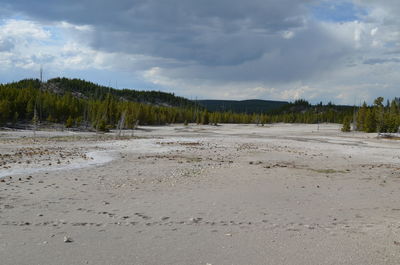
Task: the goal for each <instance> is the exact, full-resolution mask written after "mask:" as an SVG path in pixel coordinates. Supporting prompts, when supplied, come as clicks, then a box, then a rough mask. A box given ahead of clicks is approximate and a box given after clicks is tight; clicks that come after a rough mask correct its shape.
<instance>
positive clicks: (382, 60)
mask: <svg viewBox="0 0 400 265" xmlns="http://www.w3.org/2000/svg"><path fill="white" fill-rule="evenodd" d="M363 63H364V64H369V65H374V64H383V63H400V59H399V58H387V59H385V58H370V59H367V60H365V61H364V62H363Z"/></svg>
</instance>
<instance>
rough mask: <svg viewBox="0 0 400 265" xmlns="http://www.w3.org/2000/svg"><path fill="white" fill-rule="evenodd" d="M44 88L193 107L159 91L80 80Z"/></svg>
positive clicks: (56, 82)
mask: <svg viewBox="0 0 400 265" xmlns="http://www.w3.org/2000/svg"><path fill="white" fill-rule="evenodd" d="M44 87H45V88H47V89H49V90H51V91H52V92H55V93H61V94H63V93H65V92H71V93H72V94H73V95H74V96H78V97H83V98H95V99H104V98H105V97H106V96H107V94H108V93H110V94H111V95H113V96H115V97H117V98H119V99H121V100H125V101H134V102H140V103H148V104H153V105H161V106H170V107H185V108H186V107H195V103H194V102H193V101H191V100H189V99H186V98H183V97H178V96H175V94H172V93H165V92H161V91H139V90H133V89H114V88H111V87H106V86H101V85H98V84H95V83H92V82H88V81H85V80H81V79H68V78H53V79H50V80H48V81H47V82H46V83H45V84H44Z"/></svg>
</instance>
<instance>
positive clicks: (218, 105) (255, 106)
mask: <svg viewBox="0 0 400 265" xmlns="http://www.w3.org/2000/svg"><path fill="white" fill-rule="evenodd" d="M197 103H199V104H200V105H201V106H203V107H205V108H206V109H207V110H209V111H232V112H235V113H268V112H271V111H273V110H277V109H281V108H282V107H284V106H286V105H288V104H289V102H286V101H273V100H260V99H250V100H240V101H236V100H198V101H197Z"/></svg>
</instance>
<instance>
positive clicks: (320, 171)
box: [310, 168, 348, 174]
mask: <svg viewBox="0 0 400 265" xmlns="http://www.w3.org/2000/svg"><path fill="white" fill-rule="evenodd" d="M310 170H311V171H314V172H317V173H321V174H335V173H348V171H343V170H335V169H331V168H327V169H313V168H311V169H310Z"/></svg>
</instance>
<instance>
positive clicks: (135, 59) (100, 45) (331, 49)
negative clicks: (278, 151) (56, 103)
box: [0, 0, 400, 103]
mask: <svg viewBox="0 0 400 265" xmlns="http://www.w3.org/2000/svg"><path fill="white" fill-rule="evenodd" d="M321 1H325V2H329V1H327V0H281V1H276V0H249V1H243V0H217V1H216V0H203V1H199V0H163V1H160V0H133V1H132V0H118V1H117V0H116V1H109V0H79V1H78V0H59V1H52V0H41V1H35V4H34V5H32V1H31V0H2V6H1V7H0V16H2V17H5V18H7V17H8V18H9V17H13V16H18V17H23V18H24V19H28V20H31V21H33V22H35V23H36V22H38V23H37V25H36V26H37V27H43V28H44V26H49V28H51V29H50V31H51V32H53V33H54V31H57V30H59V31H60V32H61V33H60V32H58V33H57V32H56V34H60V35H62V38H61V40H57V41H55V42H54V43H53V42H52V40H51V38H52V36H49V37H48V38H46V41H48V42H52V43H51V45H50V46H51V49H48V48H49V47H46V44H45V45H44V46H43V47H44V48H43V49H42V47H41V46H40V45H41V40H40V38H39V39H38V40H37V41H36V42H35V43H36V44H35V47H33V49H32V41H31V40H29V38H28V37H26V35H28V34H26V33H23V32H22V33H20V35H21V36H22V35H23V36H24V37H22V38H19V37H18V36H20V35H18V36H17V37H18V38H17V39H15V40H13V41H12V42H8V41H7V39H6V38H4V39H3V40H1V41H0V61H1V60H3V61H7V62H11V63H10V64H15V65H17V63H15V62H17V61H18V60H20V61H22V62H23V63H19V65H24V67H31V68H32V69H34V68H35V67H36V65H35V63H37V62H39V61H40V62H45V63H48V64H50V65H51V66H56V67H55V68H54V69H56V70H57V71H60V73H62V71H63V70H65V69H68V71H69V72H68V73H72V72H73V70H74V69H75V70H76V71H77V73H79V74H80V75H83V72H80V71H78V70H82V71H87V73H88V76H89V77H93V76H95V74H94V72H93V69H96V70H99V69H100V71H102V72H101V76H99V78H100V79H101V78H103V75H104V73H105V72H106V71H108V70H110V72H112V70H114V74H115V73H116V72H119V73H124V74H123V75H121V76H124V78H126V76H135V77H137V78H138V79H140V80H141V81H142V84H145V83H146V82H150V83H151V85H154V86H157V87H160V88H166V87H169V88H174V91H178V92H179V94H180V95H186V96H187V95H189V94H190V95H196V94H198V95H200V94H203V95H204V94H207V93H210V94H211V93H212V95H215V97H223V96H224V95H225V94H227V93H225V92H231V93H230V94H229V93H228V94H229V97H232V95H234V96H235V97H236V98H238V97H242V98H245V97H247V96H246V95H249V97H255V96H257V97H264V98H271V97H272V98H275V99H291V98H290V97H294V96H295V97H297V96H305V97H308V98H311V99H315V100H322V99H323V97H335V96H337V99H338V101H339V102H346V100H347V102H349V101H350V103H354V102H353V100H354V97H355V96H358V95H364V98H365V99H367V98H369V97H370V96H371V95H376V94H379V93H382V90H379V86H377V85H376V84H380V83H379V82H380V80H385V84H384V86H383V87H384V88H385V89H384V91H387V93H394V92H393V91H395V90H394V89H392V88H394V87H396V83H397V82H398V81H400V80H399V78H398V77H397V76H396V75H393V74H390V73H391V71H394V70H395V69H398V68H396V64H393V63H398V62H399V60H398V59H396V58H395V57H396V55H394V54H395V52H396V51H398V50H399V46H398V43H399V36H400V33H399V32H398V28H400V20H399V19H398V18H397V13H396V12H397V11H400V5H399V4H398V1H397V0H393V1H390V0H386V1H385V0H384V1H373V0H348V1H349V2H351V1H352V2H353V3H355V4H357V5H359V6H360V7H362V8H365V9H366V10H368V12H367V14H365V15H363V16H362V17H360V19H361V20H362V21H359V22H351V21H350V22H342V23H341V22H334V21H330V22H327V21H318V20H317V19H316V18H315V17H313V14H312V12H311V11H310V9H309V8H308V6H309V5H310V4H313V3H318V2H321ZM344 1H347V0H344ZM10 14H11V15H10ZM60 22H67V23H69V24H67V25H64V26H60V25H62V24H60ZM16 24H18V23H16ZM18 25H19V24H18ZM18 25H16V27H17V26H18ZM23 25H24V24H21V26H18V27H21V28H22V27H23ZM77 26H88V27H85V29H84V30H81V29H79V27H77ZM10 32H13V31H12V30H10V31H8V32H7V34H8V35H9V34H11V33H10ZM7 34H5V33H4V34H3V35H4V36H8V35H7ZM396 34H397V35H396ZM50 35H51V34H50ZM11 37H12V38H14V35H12V34H11ZM58 42H59V43H58ZM13 45H14V46H13ZM57 45H59V46H57ZM15 47H17V48H15ZM46 48H47V49H46ZM10 49H19V53H18V52H15V53H14V54H13V55H10V54H9V53H8V54H6V53H4V54H3V57H1V52H2V51H10ZM31 50H34V51H35V52H32V54H40V56H28V55H26V54H27V53H29V51H31ZM390 53H392V54H390ZM18 56H20V57H21V58H19V59H18V58H14V57H18ZM2 58H3V59H2ZM366 58H367V59H366ZM16 60H17V61H16ZM388 62H392V64H390V63H388ZM0 70H1V68H0ZM398 70H400V69H398ZM54 71H55V70H54ZM99 75H100V74H99ZM83 77H84V76H83ZM126 80H128V79H126ZM366 80H368V82H370V84H367V83H366ZM93 81H96V80H93ZM129 82H130V81H129ZM372 84H374V85H372ZM328 90H329V92H328ZM196 91H197V92H196ZM246 93H247V94H246ZM385 93H386V92H385ZM330 99H331V98H330Z"/></svg>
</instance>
